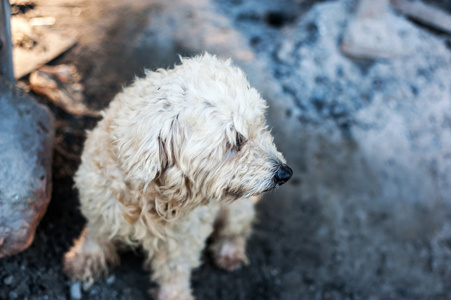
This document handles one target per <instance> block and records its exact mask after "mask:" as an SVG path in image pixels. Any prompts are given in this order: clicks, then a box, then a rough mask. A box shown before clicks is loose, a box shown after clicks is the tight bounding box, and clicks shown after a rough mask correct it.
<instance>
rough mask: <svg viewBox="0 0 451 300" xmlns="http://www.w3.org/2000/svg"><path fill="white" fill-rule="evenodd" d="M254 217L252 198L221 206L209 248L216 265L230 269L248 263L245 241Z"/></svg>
mask: <svg viewBox="0 0 451 300" xmlns="http://www.w3.org/2000/svg"><path fill="white" fill-rule="evenodd" d="M254 217H255V209H254V200H253V199H252V198H241V199H238V200H236V201H235V202H233V203H231V204H229V205H226V206H224V207H222V208H221V210H220V211H219V213H218V216H217V218H216V221H215V232H214V233H213V236H212V238H213V239H212V240H213V241H212V243H211V245H210V249H209V250H210V251H211V252H212V254H213V258H214V260H215V263H216V265H217V266H219V267H221V268H223V269H225V270H227V271H232V270H235V269H237V268H239V267H240V266H241V265H242V264H245V265H247V264H249V260H248V259H247V256H246V241H247V238H248V237H249V235H250V234H251V226H252V222H253V220H254Z"/></svg>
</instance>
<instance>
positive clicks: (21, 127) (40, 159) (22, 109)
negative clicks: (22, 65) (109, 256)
mask: <svg viewBox="0 0 451 300" xmlns="http://www.w3.org/2000/svg"><path fill="white" fill-rule="evenodd" d="M0 107H1V110H0V128H1V131H0V153H1V155H0V258H1V257H4V256H7V255H12V254H15V253H18V252H20V251H22V250H24V249H26V248H27V247H28V246H29V245H30V244H31V242H32V241H33V238H34V233H35V229H36V226H37V225H38V223H39V221H40V220H41V218H42V217H43V215H44V213H45V211H46V208H47V204H48V203H49V201H50V195H51V183H52V179H51V161H52V146H53V136H54V128H53V116H52V115H51V114H50V112H49V111H48V109H47V108H45V107H44V106H42V105H39V104H37V103H36V102H35V101H34V99H33V98H31V97H30V96H28V95H26V94H24V93H23V92H21V91H20V90H19V89H18V88H16V87H14V86H13V85H11V84H9V83H7V82H5V81H3V80H0Z"/></svg>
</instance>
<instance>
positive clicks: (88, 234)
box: [64, 226, 119, 280]
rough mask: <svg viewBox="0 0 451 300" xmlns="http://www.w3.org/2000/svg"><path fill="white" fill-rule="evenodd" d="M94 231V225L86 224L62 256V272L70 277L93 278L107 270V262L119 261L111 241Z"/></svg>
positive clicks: (79, 278)
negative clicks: (72, 244)
mask: <svg viewBox="0 0 451 300" xmlns="http://www.w3.org/2000/svg"><path fill="white" fill-rule="evenodd" d="M96 233H97V232H96V227H91V228H90V227H89V226H86V227H85V229H84V230H83V232H82V233H81V235H80V237H79V238H78V239H77V240H76V241H75V244H74V246H73V247H72V248H71V249H70V250H69V252H67V253H66V255H65V256H64V272H65V273H66V275H67V276H69V277H70V278H71V279H78V280H90V279H94V278H95V277H97V276H98V275H100V274H101V273H102V272H106V271H107V263H111V264H118V263H119V257H118V255H117V253H116V249H115V246H114V244H113V242H112V241H110V240H108V239H107V238H105V237H104V236H103V235H101V234H100V235H99V234H96Z"/></svg>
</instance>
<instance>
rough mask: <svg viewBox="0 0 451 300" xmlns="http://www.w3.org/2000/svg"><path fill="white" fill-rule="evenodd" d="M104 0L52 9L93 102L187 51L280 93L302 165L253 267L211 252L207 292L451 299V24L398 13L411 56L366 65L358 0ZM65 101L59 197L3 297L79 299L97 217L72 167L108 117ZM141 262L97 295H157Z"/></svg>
mask: <svg viewBox="0 0 451 300" xmlns="http://www.w3.org/2000/svg"><path fill="white" fill-rule="evenodd" d="M66 2H68V1H66ZM69 2H70V1H69ZM75 2H77V1H75ZM87 2H89V1H87ZM90 2H91V3H84V2H80V1H78V2H77V3H83V4H77V5H81V8H82V10H81V14H80V16H79V17H77V16H74V15H73V14H72V10H71V9H66V10H58V9H55V10H47V11H46V14H47V15H49V14H50V15H53V16H55V17H56V18H57V21H58V22H57V27H58V29H59V30H60V31H62V32H64V33H65V34H77V35H79V36H80V42H79V44H78V45H77V46H76V47H74V48H73V49H72V50H71V51H69V52H68V53H66V54H65V55H63V56H62V57H60V58H58V59H57V60H56V61H55V62H54V64H59V63H73V64H75V65H76V66H77V67H78V69H79V70H80V72H81V74H82V75H83V78H84V79H83V84H84V85H85V88H86V96H87V99H88V100H87V104H88V105H89V106H90V107H91V108H95V109H99V108H103V107H105V106H106V105H107V104H108V102H109V101H110V100H111V98H112V96H113V95H114V94H115V93H117V92H118V91H119V90H120V88H121V86H122V85H124V84H127V83H129V82H130V81H131V80H132V79H133V76H134V75H136V74H137V75H140V74H142V69H143V68H144V67H149V68H155V67H159V66H162V67H166V66H171V65H173V63H174V62H176V61H177V56H176V55H177V54H178V53H181V54H184V55H192V54H195V53H199V52H202V51H205V50H207V51H210V52H213V53H216V54H218V55H220V56H222V57H232V58H233V59H234V60H235V61H236V62H237V64H239V65H240V66H241V67H243V68H244V69H245V70H246V72H247V73H248V75H249V79H250V81H251V82H252V83H253V84H254V85H255V86H256V87H257V88H258V89H259V90H260V91H261V92H262V95H263V96H264V97H265V98H267V99H268V102H269V103H270V109H269V115H268V118H269V121H270V125H271V126H272V127H273V132H274V134H275V137H276V143H277V144H278V145H279V148H280V150H281V151H282V152H284V153H285V155H286V157H287V160H288V162H289V164H290V165H291V166H292V167H293V169H294V172H295V175H294V177H293V179H292V180H291V181H290V182H289V183H288V184H287V185H286V186H283V187H282V188H281V189H279V190H277V191H275V192H272V193H271V194H269V195H268V196H267V197H266V199H265V200H264V201H263V202H262V203H261V204H260V205H259V207H258V215H259V218H258V219H259V221H258V223H257V224H256V226H255V231H254V234H253V236H252V238H251V240H250V241H249V247H248V254H249V257H250V261H251V266H250V267H247V268H243V269H241V270H239V271H236V272H233V273H226V272H223V271H220V270H218V269H217V268H215V267H214V266H213V265H212V263H211V262H210V261H209V259H208V257H207V256H206V257H205V261H206V263H205V264H204V265H203V266H202V267H200V268H199V269H198V270H196V271H195V272H194V274H193V288H194V293H195V295H196V297H197V299H451V292H450V288H451V222H450V220H451V196H450V195H451V80H450V79H451V52H450V48H451V39H450V37H449V35H445V34H442V33H440V32H436V31H431V30H429V29H427V28H424V27H420V26H419V25H418V24H415V23H412V22H411V21H409V20H406V19H405V18H403V17H401V16H398V15H396V14H394V13H392V12H391V13H390V14H388V16H387V18H386V22H387V25H388V26H390V28H391V29H392V32H393V36H392V37H391V38H395V39H397V40H398V41H399V42H400V45H401V46H402V50H403V52H402V53H403V54H402V55H400V56H399V57H396V58H394V59H391V60H380V61H356V60H351V59H349V58H346V57H345V56H343V55H342V53H341V51H340V49H339V45H340V39H341V36H342V34H343V30H344V28H345V25H346V22H347V20H348V19H349V17H350V14H351V11H352V7H353V5H352V3H353V2H352V1H316V2H314V1H295V0H283V1H269V0H268V1H261V0H230V1H220V0H211V1H208V0H196V1H188V0H174V1H171V2H169V1H163V0H161V1H158V0H152V1H150V0H149V1H144V0H137V1H122V0H121V1H115V2H114V3H110V2H113V1H106V0H101V1H100V0H99V1H90ZM434 3H436V4H439V5H442V6H443V7H446V6H448V7H447V8H448V9H449V3H447V2H446V1H435V2H434ZM38 9H39V7H36V8H35V10H38ZM74 28H76V31H74ZM51 108H52V110H53V112H54V113H55V115H56V118H57V121H56V122H57V131H56V138H57V144H56V147H55V154H54V159H55V161H54V181H53V185H54V193H53V199H52V202H51V204H50V206H49V210H48V213H47V215H46V217H45V218H44V220H43V222H42V224H41V225H40V227H39V228H38V231H37V234H36V239H35V242H34V244H33V245H32V246H31V247H30V249H28V250H27V251H25V252H24V253H22V254H19V255H17V256H14V257H11V258H7V259H3V260H1V261H0V299H69V298H70V286H71V283H70V281H69V280H68V279H67V278H66V277H65V276H64V275H63V274H62V272H61V259H62V255H63V253H64V252H65V251H66V250H67V249H68V247H69V246H70V245H71V243H72V240H73V238H75V237H76V236H77V235H78V234H79V233H80V230H81V228H82V226H83V222H84V221H83V218H82V217H81V215H80V213H79V212H78V211H77V210H76V209H75V208H76V206H77V201H78V200H77V194H76V192H75V191H74V190H72V184H73V182H72V179H71V176H72V175H73V172H74V170H75V169H76V167H77V165H78V164H79V155H80V151H81V145H82V142H83V140H84V134H83V131H84V130H85V129H86V128H92V127H93V126H95V123H96V120H94V119H88V118H85V119H76V118H73V117H71V116H70V115H68V114H65V113H64V112H63V111H61V110H59V109H57V108H55V107H53V106H51ZM141 258H142V257H141V255H140V253H124V254H123V256H122V264H121V266H120V267H118V268H115V269H113V270H111V273H110V275H111V276H110V277H108V278H107V279H101V280H99V281H98V282H96V283H94V285H93V286H92V287H91V288H90V289H89V290H87V291H84V292H83V295H84V297H85V298H86V299H135V300H137V299H145V298H146V293H147V290H148V289H149V288H152V287H153V285H152V284H150V283H149V281H148V277H149V276H148V274H147V273H146V272H145V271H142V269H141Z"/></svg>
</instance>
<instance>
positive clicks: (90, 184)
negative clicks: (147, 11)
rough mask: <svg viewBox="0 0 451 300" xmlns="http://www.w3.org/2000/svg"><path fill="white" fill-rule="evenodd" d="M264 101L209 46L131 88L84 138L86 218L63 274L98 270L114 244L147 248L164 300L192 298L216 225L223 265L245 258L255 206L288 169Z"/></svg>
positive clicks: (81, 186) (113, 257)
mask: <svg viewBox="0 0 451 300" xmlns="http://www.w3.org/2000/svg"><path fill="white" fill-rule="evenodd" d="M265 107H266V104H265V102H264V100H262V99H261V98H260V96H259V94H258V93H257V91H256V90H255V89H253V88H251V87H250V86H249V84H248V82H247V80H246V78H245V75H244V74H243V73H242V71H241V70H239V69H238V68H236V67H233V66H232V65H231V64H230V61H226V62H223V61H220V60H218V59H216V58H215V57H213V56H210V55H208V54H206V55H203V56H199V57H195V58H191V59H186V60H183V61H182V65H180V66H177V67H176V68H175V69H173V70H158V71H157V72H147V73H146V77H145V78H142V79H137V80H136V81H135V83H134V84H132V85H131V86H130V87H128V88H125V89H124V91H123V92H122V93H120V94H118V95H117V96H116V97H115V99H114V100H113V101H112V102H111V104H110V107H109V108H108V109H107V110H106V111H105V112H104V118H103V120H102V121H100V122H99V124H98V126H97V127H96V128H95V129H94V130H93V131H92V132H90V133H89V134H88V137H87V140H86V143H85V147H84V152H83V155H82V164H81V166H80V168H79V170H78V171H77V173H76V176H75V182H76V186H77V188H78V190H79V194H80V202H81V210H82V213H83V215H84V216H85V217H86V218H87V220H88V223H87V225H86V228H85V229H84V231H83V233H82V235H81V236H80V238H79V239H78V240H77V241H76V243H75V245H74V246H73V247H72V249H71V250H70V251H69V252H68V253H67V254H66V256H65V271H66V273H67V274H68V275H69V276H70V277H72V278H74V279H81V280H87V279H90V278H93V277H95V276H96V275H98V274H99V273H101V272H103V271H105V270H106V266H107V264H108V263H112V264H114V263H116V262H118V256H117V253H116V248H117V247H118V245H119V244H126V245H131V246H141V247H142V248H143V249H144V251H145V253H146V255H147V261H146V265H147V266H148V267H149V268H151V269H152V271H153V279H154V280H156V281H157V282H158V283H159V284H160V289H159V291H158V295H157V297H158V299H192V296H191V292H190V273H191V269H192V268H195V267H197V266H198V265H199V264H200V254H201V251H202V249H203V248H204V246H205V241H206V239H207V238H208V237H209V236H210V235H212V233H213V237H214V239H213V242H212V245H211V246H210V250H211V251H212V253H213V255H214V259H215V262H216V263H217V264H218V265H219V266H221V267H223V268H225V269H227V270H233V269H235V268H237V267H238V266H240V265H241V264H242V263H247V258H246V255H245V244H246V239H247V238H248V236H249V235H250V231H251V223H252V220H253V218H254V202H256V201H257V200H258V198H259V197H260V194H262V193H263V192H265V191H268V190H270V189H273V188H275V187H277V186H279V185H281V184H283V183H284V182H286V181H287V180H288V179H289V178H290V177H291V174H292V172H291V169H290V168H289V167H288V166H286V165H285V163H284V159H283V157H282V155H281V154H280V153H279V152H277V150H276V148H275V146H274V144H273V142H272V137H271V135H270V133H269V132H268V131H267V130H266V126H265V118H264V111H265Z"/></svg>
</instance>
